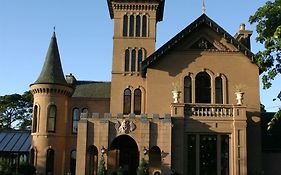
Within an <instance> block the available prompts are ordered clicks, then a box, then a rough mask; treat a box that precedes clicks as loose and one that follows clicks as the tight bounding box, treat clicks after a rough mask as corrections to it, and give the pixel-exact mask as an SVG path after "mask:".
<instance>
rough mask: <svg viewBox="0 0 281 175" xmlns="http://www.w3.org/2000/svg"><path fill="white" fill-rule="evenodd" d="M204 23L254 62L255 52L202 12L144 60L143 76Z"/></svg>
mask: <svg viewBox="0 0 281 175" xmlns="http://www.w3.org/2000/svg"><path fill="white" fill-rule="evenodd" d="M202 25H207V26H209V27H210V28H212V29H213V30H214V31H215V32H216V33H218V34H219V35H221V36H223V37H224V39H226V40H227V42H229V43H231V44H232V45H233V46H235V47H236V48H237V50H239V51H240V52H241V53H243V54H245V55H246V56H247V57H248V58H249V59H250V60H251V61H252V62H254V54H253V53H252V52H251V51H250V50H249V49H248V48H247V47H245V46H244V45H243V44H241V43H240V42H238V41H237V40H236V39H235V38H234V37H233V36H231V35H230V34H229V33H228V32H226V31H225V30H224V29H223V28H222V27H220V26H219V25H218V24H217V23H215V22H214V21H213V20H212V19H210V18H209V17H208V16H207V15H206V14H202V15H201V16H200V17H199V18H197V19H196V20H195V21H194V22H192V23H191V24H190V25H189V26H187V27H186V28H185V29H183V30H182V31H181V32H179V33H178V34H177V35H176V36H174V37H173V38H172V39H170V40H169V41H168V42H167V43H165V44H164V45H163V46H162V47H160V48H159V49H158V50H156V51H155V52H154V53H153V54H151V55H150V56H149V57H148V58H147V59H145V60H144V61H143V62H142V76H143V77H144V76H145V74H146V71H147V68H148V67H149V66H151V65H152V64H153V63H155V62H157V61H158V60H159V59H161V57H162V56H163V55H165V54H167V53H168V52H169V51H170V50H171V49H173V48H175V47H176V46H177V45H178V44H179V43H180V42H181V41H182V40H183V39H184V38H186V37H187V36H188V35H189V34H191V32H194V31H195V30H196V29H198V27H200V26H202Z"/></svg>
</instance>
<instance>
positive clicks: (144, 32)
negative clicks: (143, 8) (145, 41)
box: [142, 15, 147, 37]
mask: <svg viewBox="0 0 281 175" xmlns="http://www.w3.org/2000/svg"><path fill="white" fill-rule="evenodd" d="M146 36H147V17H146V15H144V16H142V37H146Z"/></svg>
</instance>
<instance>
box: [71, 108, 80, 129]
mask: <svg viewBox="0 0 281 175" xmlns="http://www.w3.org/2000/svg"><path fill="white" fill-rule="evenodd" d="M79 119H80V111H79V109H78V108H74V109H73V111H72V134H77V130H78V121H79Z"/></svg>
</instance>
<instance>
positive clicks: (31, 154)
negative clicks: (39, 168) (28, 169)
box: [29, 148, 35, 165]
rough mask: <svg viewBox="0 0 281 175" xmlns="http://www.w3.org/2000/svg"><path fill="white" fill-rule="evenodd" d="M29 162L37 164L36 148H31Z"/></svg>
mask: <svg viewBox="0 0 281 175" xmlns="http://www.w3.org/2000/svg"><path fill="white" fill-rule="evenodd" d="M29 163H30V164H31V165H35V150H34V148H31V149H30V161H29Z"/></svg>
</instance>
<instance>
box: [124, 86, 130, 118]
mask: <svg viewBox="0 0 281 175" xmlns="http://www.w3.org/2000/svg"><path fill="white" fill-rule="evenodd" d="M130 112H131V90H130V89H129V88H127V89H125V90H124V104H123V113H124V114H129V113H130Z"/></svg>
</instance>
